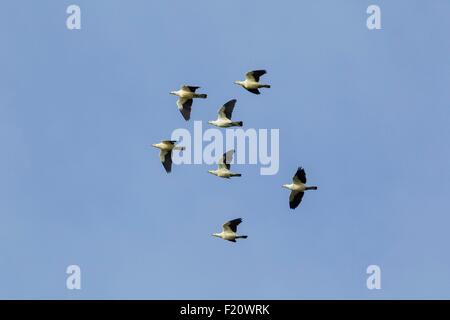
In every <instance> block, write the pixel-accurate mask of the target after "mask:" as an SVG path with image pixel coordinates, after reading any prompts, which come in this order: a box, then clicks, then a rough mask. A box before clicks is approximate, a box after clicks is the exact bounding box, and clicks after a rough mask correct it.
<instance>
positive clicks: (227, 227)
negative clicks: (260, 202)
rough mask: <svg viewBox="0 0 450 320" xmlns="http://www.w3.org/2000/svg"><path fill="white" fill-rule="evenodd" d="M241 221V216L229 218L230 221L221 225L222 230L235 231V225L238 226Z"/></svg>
mask: <svg viewBox="0 0 450 320" xmlns="http://www.w3.org/2000/svg"><path fill="white" fill-rule="evenodd" d="M241 222H242V219H241V218H238V219H234V220H230V221H228V222H226V223H225V224H224V225H223V226H222V228H223V231H225V232H230V231H233V232H236V231H237V226H238V225H239V224H240V223H241Z"/></svg>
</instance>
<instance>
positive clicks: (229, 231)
mask: <svg viewBox="0 0 450 320" xmlns="http://www.w3.org/2000/svg"><path fill="white" fill-rule="evenodd" d="M241 222H242V219H241V218H238V219H234V220H231V221H228V222H226V223H225V224H224V225H223V226H222V229H223V231H222V232H221V233H213V236H214V237H218V238H222V239H223V240H228V241H231V242H236V239H247V238H248V236H240V235H238V234H237V226H238V225H239V224H240V223H241Z"/></svg>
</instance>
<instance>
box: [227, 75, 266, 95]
mask: <svg viewBox="0 0 450 320" xmlns="http://www.w3.org/2000/svg"><path fill="white" fill-rule="evenodd" d="M266 73H267V72H266V70H254V71H249V72H247V74H246V75H245V80H244V81H235V82H234V83H235V84H238V85H240V86H241V87H243V88H244V89H246V90H248V91H250V92H251V93H254V94H260V93H261V92H259V90H258V89H260V88H270V85H269V84H263V83H259V78H260V77H261V76H262V75H264V74H266Z"/></svg>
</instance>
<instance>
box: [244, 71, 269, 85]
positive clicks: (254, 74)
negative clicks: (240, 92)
mask: <svg viewBox="0 0 450 320" xmlns="http://www.w3.org/2000/svg"><path fill="white" fill-rule="evenodd" d="M263 74H266V70H254V71H250V72H247V74H246V75H245V78H247V79H248V80H250V81H255V82H259V78H260V77H261V76H262V75H263Z"/></svg>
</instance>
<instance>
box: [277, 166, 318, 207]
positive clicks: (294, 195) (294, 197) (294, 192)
mask: <svg viewBox="0 0 450 320" xmlns="http://www.w3.org/2000/svg"><path fill="white" fill-rule="evenodd" d="M283 188H286V189H289V190H291V194H290V195H289V207H290V208H291V209H295V208H297V207H298V205H299V204H300V202H302V199H303V195H304V194H305V191H306V190H317V187H316V186H307V185H306V173H305V170H304V169H303V168H302V167H299V168H298V169H297V172H296V173H295V175H294V177H293V178H292V183H290V184H283Z"/></svg>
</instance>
